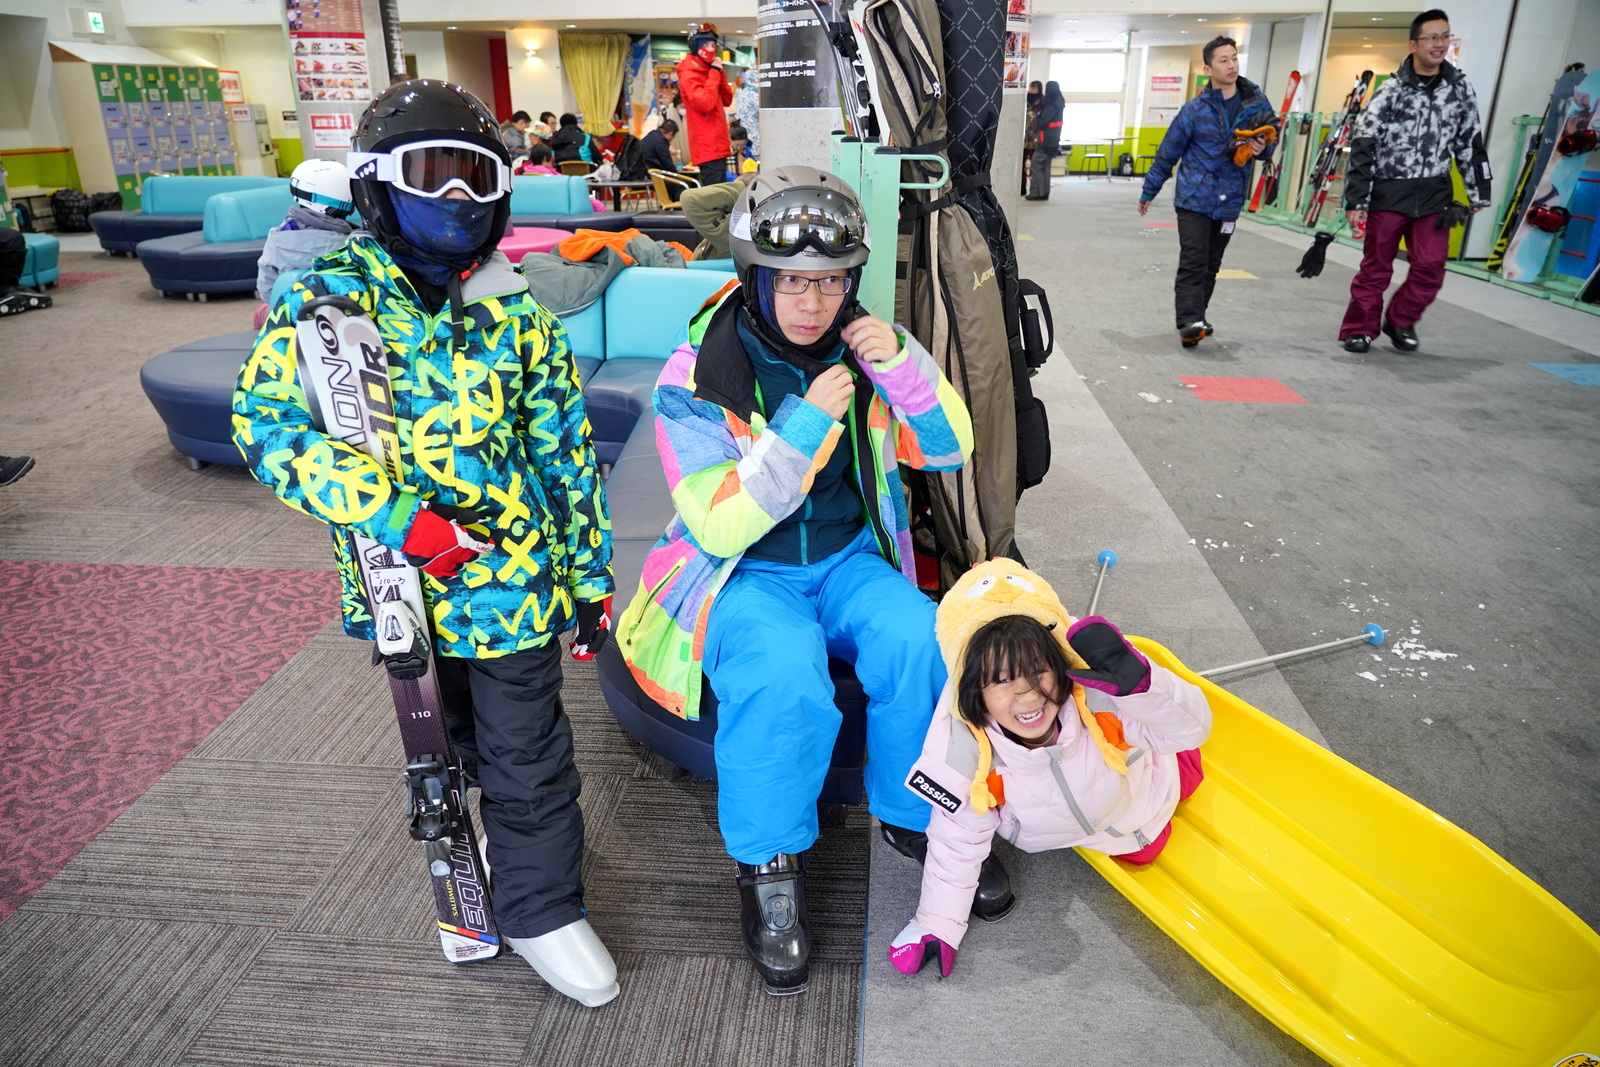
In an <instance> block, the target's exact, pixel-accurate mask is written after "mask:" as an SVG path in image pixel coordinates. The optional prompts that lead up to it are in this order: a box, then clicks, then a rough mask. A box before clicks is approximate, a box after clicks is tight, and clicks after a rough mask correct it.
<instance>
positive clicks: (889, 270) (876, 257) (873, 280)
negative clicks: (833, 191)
mask: <svg viewBox="0 0 1600 1067" xmlns="http://www.w3.org/2000/svg"><path fill="white" fill-rule="evenodd" d="M908 160H913V161H922V160H927V161H937V162H938V163H939V165H940V174H939V177H938V179H937V180H936V181H932V182H907V183H902V182H901V181H900V170H901V164H902V163H905V162H906V161H908ZM832 170H833V173H835V174H837V175H838V176H839V177H841V178H843V179H844V180H845V181H847V182H849V183H850V186H851V188H853V189H855V191H856V195H857V196H858V197H860V198H861V210H862V211H863V212H865V213H866V216H867V227H868V228H869V229H870V231H871V234H872V244H873V248H874V254H873V255H872V257H871V258H869V259H868V260H867V265H866V267H865V268H864V269H863V270H862V272H861V295H860V297H859V300H860V302H861V306H862V307H864V308H866V309H867V312H868V314H870V315H872V316H873V317H874V318H879V319H882V320H883V321H884V322H893V321H894V283H895V278H894V274H895V259H896V252H897V250H898V248H899V244H900V190H902V189H937V188H938V187H939V186H941V185H944V184H945V182H947V181H948V180H949V176H950V170H949V164H948V163H946V162H945V159H944V157H943V156H924V155H906V154H904V153H902V152H901V151H900V150H899V149H898V148H889V147H885V146H884V145H880V144H878V143H877V142H876V141H860V140H857V139H855V138H853V137H846V136H845V135H843V134H838V133H836V134H834V137H833V162H832Z"/></svg>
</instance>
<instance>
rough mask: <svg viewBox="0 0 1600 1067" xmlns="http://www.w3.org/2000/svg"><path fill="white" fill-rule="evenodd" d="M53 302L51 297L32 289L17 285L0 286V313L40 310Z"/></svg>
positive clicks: (14, 313) (12, 313)
mask: <svg viewBox="0 0 1600 1067" xmlns="http://www.w3.org/2000/svg"><path fill="white" fill-rule="evenodd" d="M53 303H55V300H54V299H52V298H51V297H48V296H45V295H44V294H43V293H41V292H38V291H37V290H34V289H23V288H21V287H18V286H10V287H6V288H0V315H17V314H20V313H22V312H24V311H36V310H42V309H44V308H47V307H49V306H50V305H51V304H53Z"/></svg>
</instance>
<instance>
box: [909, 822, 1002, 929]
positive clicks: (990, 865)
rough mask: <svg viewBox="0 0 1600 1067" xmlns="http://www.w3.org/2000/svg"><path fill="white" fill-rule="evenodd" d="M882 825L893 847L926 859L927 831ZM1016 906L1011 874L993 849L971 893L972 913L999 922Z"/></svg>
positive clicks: (985, 919) (916, 858)
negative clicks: (976, 886) (976, 889)
mask: <svg viewBox="0 0 1600 1067" xmlns="http://www.w3.org/2000/svg"><path fill="white" fill-rule="evenodd" d="M880 825H881V826H882V830H883V839H884V840H885V841H887V842H888V843H889V847H890V848H892V849H894V850H895V851H896V852H898V853H900V855H902V856H907V857H909V858H911V859H914V860H916V861H917V862H918V863H925V862H927V859H928V835H927V834H925V833H922V832H921V831H919V830H907V829H906V828H905V827H904V826H893V825H891V824H889V823H882V824H880ZM1016 906H1017V898H1016V896H1015V895H1013V894H1012V892H1011V876H1010V875H1009V874H1007V873H1006V868H1005V865H1004V864H1003V863H1001V862H1000V857H999V856H996V855H995V854H994V853H993V852H991V853H989V858H988V859H986V860H984V861H983V867H982V868H981V869H980V870H979V871H978V891H977V892H976V893H974V894H973V895H972V914H974V915H976V916H977V917H978V918H980V919H982V920H983V921H984V922H986V923H997V922H999V921H1000V920H1001V919H1004V918H1005V917H1006V916H1007V915H1010V914H1011V909H1012V908H1014V907H1016Z"/></svg>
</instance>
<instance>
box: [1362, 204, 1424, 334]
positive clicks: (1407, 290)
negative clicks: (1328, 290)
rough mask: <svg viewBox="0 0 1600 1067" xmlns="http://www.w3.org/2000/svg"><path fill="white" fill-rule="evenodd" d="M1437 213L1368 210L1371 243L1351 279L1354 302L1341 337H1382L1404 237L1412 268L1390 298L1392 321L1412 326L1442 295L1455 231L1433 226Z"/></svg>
mask: <svg viewBox="0 0 1600 1067" xmlns="http://www.w3.org/2000/svg"><path fill="white" fill-rule="evenodd" d="M1436 217H1437V216H1434V215H1424V216H1422V217H1421V218H1417V219H1413V218H1407V217H1406V216H1405V215H1402V214H1400V213H1399V212H1395V211H1369V212H1367V242H1366V244H1365V246H1363V250H1364V252H1365V254H1364V255H1363V256H1362V258H1361V269H1360V270H1358V271H1356V277H1355V280H1354V281H1352V282H1351V283H1350V306H1349V307H1348V308H1346V309H1345V313H1344V322H1343V323H1341V324H1340V325H1339V340H1341V341H1343V340H1344V339H1346V338H1348V337H1355V336H1356V335H1358V334H1359V335H1361V336H1364V337H1377V336H1378V334H1379V332H1380V330H1381V327H1382V325H1383V294H1384V290H1386V289H1388V288H1389V281H1390V279H1392V278H1393V277H1394V257H1395V255H1396V254H1397V253H1398V252H1399V251H1400V239H1401V238H1402V237H1404V238H1405V241H1406V259H1407V261H1408V262H1409V263H1410V265H1411V269H1410V270H1409V271H1408V272H1407V273H1406V280H1405V281H1403V282H1401V283H1400V288H1399V289H1396V290H1395V294H1394V297H1393V299H1391V300H1390V301H1389V321H1390V322H1392V323H1394V325H1396V326H1400V327H1404V328H1409V327H1412V326H1415V325H1416V324H1417V320H1418V319H1420V318H1422V313H1423V312H1424V311H1426V310H1427V309H1428V305H1429V304H1431V303H1433V298H1434V297H1436V296H1438V295H1439V288H1440V287H1441V286H1442V285H1444V261H1445V256H1446V254H1447V253H1448V252H1449V249H1450V231H1449V230H1437V229H1434V226H1433V220H1434V219H1435V218H1436Z"/></svg>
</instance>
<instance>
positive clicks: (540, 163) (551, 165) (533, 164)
mask: <svg viewBox="0 0 1600 1067" xmlns="http://www.w3.org/2000/svg"><path fill="white" fill-rule="evenodd" d="M517 173H518V174H560V173H561V172H560V171H558V170H556V165H555V153H554V152H552V151H551V150H550V146H549V145H547V144H540V143H538V142H537V141H536V142H534V143H533V144H532V145H530V146H529V148H528V158H527V159H526V160H524V161H523V163H522V165H521V167H519V168H518V169H517Z"/></svg>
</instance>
